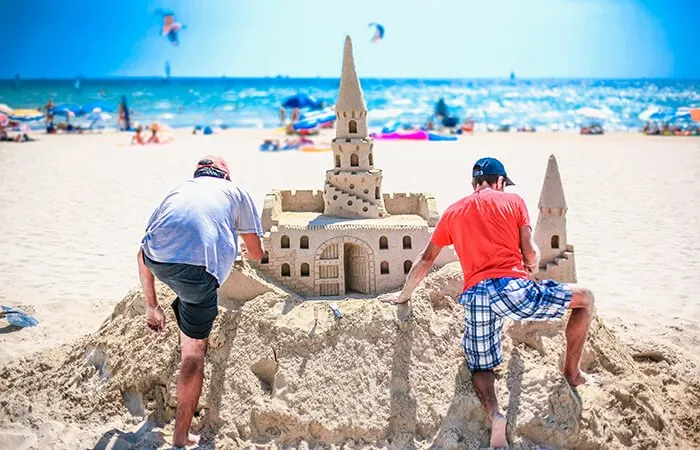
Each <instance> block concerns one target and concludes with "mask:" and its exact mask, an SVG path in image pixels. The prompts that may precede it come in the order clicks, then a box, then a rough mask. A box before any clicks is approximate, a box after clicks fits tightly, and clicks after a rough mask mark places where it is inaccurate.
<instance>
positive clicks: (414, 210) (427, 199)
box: [384, 193, 440, 227]
mask: <svg viewBox="0 0 700 450" xmlns="http://www.w3.org/2000/svg"><path fill="white" fill-rule="evenodd" d="M384 207H385V208H386V212H387V213H389V214H415V215H418V216H420V217H422V218H424V219H425V220H426V221H427V222H428V226H430V227H434V226H435V225H437V222H438V219H440V214H439V213H438V209H437V204H436V203H435V198H434V197H433V196H432V195H430V194H424V193H415V194H414V193H394V194H384Z"/></svg>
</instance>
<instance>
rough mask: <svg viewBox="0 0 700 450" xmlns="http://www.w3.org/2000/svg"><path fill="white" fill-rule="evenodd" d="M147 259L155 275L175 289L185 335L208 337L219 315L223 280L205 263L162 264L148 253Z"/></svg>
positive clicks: (179, 319) (177, 309) (178, 320)
mask: <svg viewBox="0 0 700 450" xmlns="http://www.w3.org/2000/svg"><path fill="white" fill-rule="evenodd" d="M143 261H144V263H145V264H146V267H148V268H149V269H150V270H151V272H153V275H155V276H156V278H158V279H159V280H160V281H162V282H163V283H165V284H166V285H168V286H169V287H170V289H172V290H173V291H174V292H175V294H176V295H177V297H176V298H175V301H174V302H173V304H172V307H173V311H175V317H176V318H177V324H178V326H179V327H180V330H182V332H183V333H184V334H185V336H188V337H191V338H192V339H206V338H208V337H209V333H211V328H212V326H213V325H214V319H215V318H216V315H217V314H218V308H217V300H216V299H217V296H216V289H217V288H218V287H219V283H218V282H217V281H216V278H214V276H213V275H212V274H210V273H209V272H207V269H206V267H204V266H193V265H190V264H179V263H160V262H157V261H153V260H152V259H150V258H149V257H147V256H146V255H145V254H144V255H143Z"/></svg>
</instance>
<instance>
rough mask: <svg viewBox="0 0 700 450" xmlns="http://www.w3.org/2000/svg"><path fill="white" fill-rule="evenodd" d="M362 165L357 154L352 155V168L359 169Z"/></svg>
mask: <svg viewBox="0 0 700 450" xmlns="http://www.w3.org/2000/svg"><path fill="white" fill-rule="evenodd" d="M359 165H360V158H359V157H358V156H357V153H353V154H352V155H350V166H351V167H357V166H359Z"/></svg>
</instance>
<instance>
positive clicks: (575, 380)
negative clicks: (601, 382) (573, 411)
mask: <svg viewBox="0 0 700 450" xmlns="http://www.w3.org/2000/svg"><path fill="white" fill-rule="evenodd" d="M564 378H566V381H567V382H568V383H569V384H570V385H571V386H574V387H575V386H581V385H584V384H585V385H586V386H593V385H596V384H598V378H597V377H595V376H593V375H591V374H590V373H586V372H584V371H583V370H581V369H579V371H578V373H577V374H576V375H574V376H569V375H566V374H564Z"/></svg>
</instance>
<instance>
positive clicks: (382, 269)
mask: <svg viewBox="0 0 700 450" xmlns="http://www.w3.org/2000/svg"><path fill="white" fill-rule="evenodd" d="M379 272H380V273H381V274H382V275H388V274H389V263H388V262H386V261H382V263H381V264H380V265H379Z"/></svg>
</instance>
